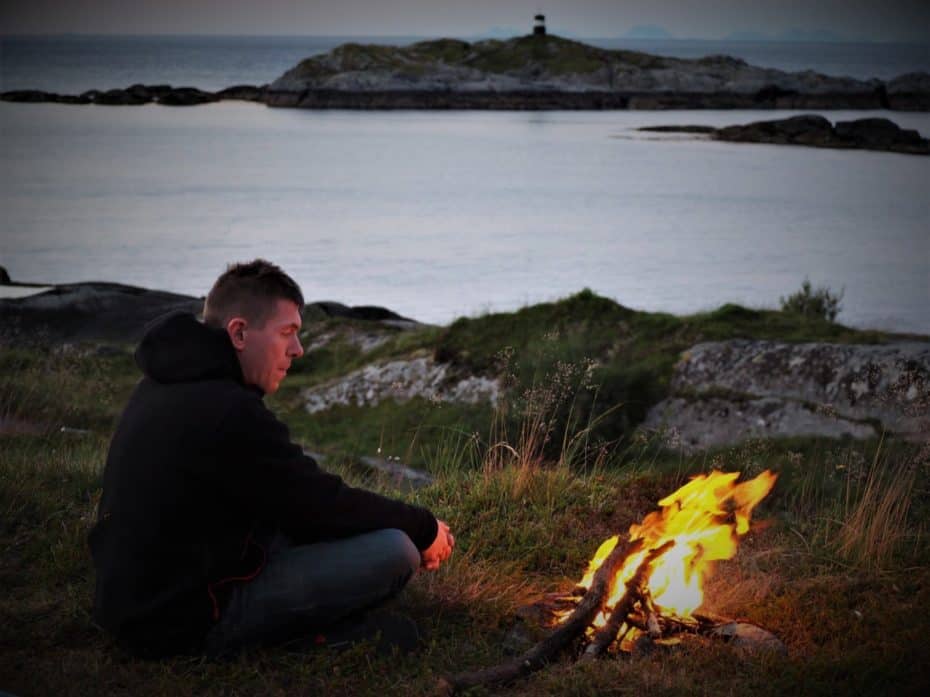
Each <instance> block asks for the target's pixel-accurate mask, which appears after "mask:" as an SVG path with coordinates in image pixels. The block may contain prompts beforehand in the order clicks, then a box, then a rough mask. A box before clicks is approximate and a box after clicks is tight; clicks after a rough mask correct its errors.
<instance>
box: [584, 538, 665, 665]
mask: <svg viewBox="0 0 930 697" xmlns="http://www.w3.org/2000/svg"><path fill="white" fill-rule="evenodd" d="M674 546H675V542H674V540H669V541H668V542H666V543H665V544H664V545H661V546H659V547H656V548H655V549H652V550H650V551H649V553H648V554H646V558H645V559H643V561H642V562H641V563H640V565H639V567H637V569H636V572H635V573H634V574H633V576H632V577H631V578H630V580H629V581H627V582H626V591H625V592H624V594H623V596H622V597H621V598H620V600H618V601H617V604H616V605H614V609H613V610H611V612H610V617H609V618H607V624H605V625H604V626H603V627H601V628H600V629H598V630H597V632H595V634H594V638H593V639H592V640H591V643H590V644H588V646H587V648H586V649H585V651H584V654H583V655H582V657H581V659H582V660H585V661H587V660H591V659H592V658H595V657H597V656H600V655H601V654H602V653H604V651H606V650H607V647H608V646H610V645H611V644H612V643H613V641H614V639H616V638H617V632H619V631H620V627H622V626H623V624H624V622H626V618H627V615H629V614H630V611H631V610H632V609H633V606H634V605H635V604H636V601H637V600H639V599H640V588H641V587H642V586H644V585H645V584H646V581H648V580H649V575H650V574H651V573H652V564H653V562H654V561H655V560H656V559H658V558H659V557H661V556H662V555H663V554H665V553H666V552H667V551H668V550H670V549H671V548H672V547H674Z"/></svg>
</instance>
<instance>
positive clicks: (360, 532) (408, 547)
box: [90, 259, 454, 656]
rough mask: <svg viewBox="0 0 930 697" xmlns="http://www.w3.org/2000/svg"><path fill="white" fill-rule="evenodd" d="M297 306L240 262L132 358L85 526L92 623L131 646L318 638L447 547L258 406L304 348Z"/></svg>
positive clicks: (432, 525) (419, 519)
mask: <svg viewBox="0 0 930 697" xmlns="http://www.w3.org/2000/svg"><path fill="white" fill-rule="evenodd" d="M303 303H304V301H303V296H302V294H301V291H300V288H299V287H298V285H297V284H296V283H295V282H294V281H293V280H292V279H291V278H290V277H289V276H288V275H287V274H285V273H284V272H283V271H281V269H279V268H278V267H277V266H274V265H273V264H270V263H269V262H267V261H264V260H261V259H258V260H255V261H253V262H250V263H247V264H238V265H234V266H231V267H230V268H229V269H228V270H227V271H226V272H225V273H224V274H223V275H222V276H220V277H219V279H217V281H216V283H215V284H214V286H213V288H212V289H211V291H210V293H209V294H208V296H207V299H206V304H205V306H204V322H203V323H202V324H201V323H200V322H198V321H197V319H196V318H195V317H194V316H193V315H191V314H185V313H176V314H171V315H167V316H165V317H162V318H160V319H158V320H156V321H155V322H154V323H153V324H152V325H150V327H148V328H147V332H146V334H145V336H144V337H143V339H142V341H141V343H140V345H139V347H138V349H137V350H136V362H137V363H138V365H139V367H140V368H141V369H142V371H143V373H144V377H143V379H142V380H141V381H140V382H139V384H138V385H137V387H136V389H135V391H134V392H133V394H132V396H131V397H130V399H129V403H128V404H127V406H126V408H125V411H124V412H123V415H122V417H121V419H120V422H119V425H118V426H117V429H116V432H115V433H114V435H113V440H112V441H111V443H110V450H109V454H108V456H107V463H106V468H105V471H104V478H103V496H102V498H101V501H100V506H99V510H98V514H97V522H96V525H95V526H94V528H93V530H92V531H91V534H90V547H91V553H92V555H93V559H94V565H95V567H96V570H97V585H96V598H95V603H94V617H95V620H96V621H97V622H98V624H100V625H101V626H102V627H104V628H105V629H107V630H108V631H109V632H111V633H112V634H113V635H114V636H115V637H116V638H117V639H118V640H119V641H120V642H121V643H123V644H124V645H125V646H127V647H128V648H129V649H130V650H132V651H134V652H136V653H139V654H143V655H149V656H158V655H167V654H173V653H182V652H206V653H208V654H223V653H227V652H229V651H233V650H236V649H238V648H241V647H243V646H249V645H256V644H267V643H273V642H279V641H284V640H288V639H291V638H295V637H301V636H304V637H307V636H309V637H312V636H314V635H315V634H316V633H318V632H323V633H324V634H325V633H326V632H327V631H328V630H329V629H330V628H332V627H333V626H334V625H337V623H340V622H342V623H343V624H345V623H346V618H350V621H351V620H352V618H355V617H357V616H358V614H359V613H360V612H361V611H364V610H366V609H368V608H371V607H373V606H376V605H378V604H380V603H382V602H383V601H385V600H386V599H388V598H390V597H391V596H393V595H395V594H396V593H398V592H399V591H400V590H401V589H402V588H403V586H404V585H405V584H406V582H407V581H408V580H409V579H410V577H411V576H412V575H413V574H414V573H415V572H416V570H417V569H418V568H419V567H424V568H426V569H430V570H434V569H437V568H439V565H440V564H441V563H442V562H443V561H445V560H446V559H447V558H448V557H449V555H450V554H451V551H452V546H453V545H454V538H453V536H452V535H451V533H450V532H449V528H448V526H447V525H446V524H445V523H443V522H442V521H437V520H436V518H435V517H434V516H433V515H432V513H430V512H429V511H427V510H426V509H423V508H418V507H415V506H411V505H408V504H405V503H403V502H401V501H396V500H393V499H389V498H385V497H382V496H379V495H377V494H374V493H372V492H368V491H364V490H361V489H356V488H352V487H349V486H347V485H346V484H345V483H343V482H342V480H341V479H340V478H339V477H336V476H334V475H331V474H327V473H325V472H323V471H322V470H320V469H319V467H317V464H316V463H315V462H314V461H313V460H312V459H311V458H309V457H307V456H306V455H304V454H303V451H302V450H301V448H300V447H299V446H297V445H296V444H294V443H292V442H291V440H290V437H289V434H288V429H287V427H286V426H285V425H284V424H282V423H281V422H280V421H278V420H277V419H276V418H275V417H274V415H273V414H272V413H271V412H270V411H269V410H268V409H267V408H266V407H265V405H264V403H263V402H262V397H263V396H264V395H266V394H271V393H273V392H275V391H276V390H277V389H278V386H279V385H280V383H281V380H283V379H284V377H285V375H286V374H287V371H288V369H289V368H290V366H291V362H292V361H293V360H295V359H297V358H299V357H300V356H301V355H303V348H302V347H301V345H300V339H299V336H298V331H299V329H300V326H301V318H300V312H301V309H302V308H303Z"/></svg>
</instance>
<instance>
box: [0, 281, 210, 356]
mask: <svg viewBox="0 0 930 697" xmlns="http://www.w3.org/2000/svg"><path fill="white" fill-rule="evenodd" d="M202 308H203V300H202V299H198V298H193V297H191V296H188V295H179V294H177V293H168V292H165V291H159V290H147V289H145V288H137V287H135V286H126V285H121V284H119V283H73V284H66V285H60V286H55V287H53V288H52V289H51V290H48V291H45V292H42V293H38V294H36V295H30V296H28V297H23V298H8V299H3V300H0V327H2V336H0V339H2V340H6V341H39V342H43V343H45V342H47V343H62V342H73V341H108V342H114V343H121V342H125V343H131V342H135V341H137V340H138V339H139V338H140V337H141V336H142V330H143V328H144V327H145V325H146V324H147V323H148V322H149V321H151V320H153V319H154V318H156V317H158V316H159V315H162V314H164V313H166V312H170V311H172V310H184V311H189V312H194V313H200V312H201V311H202Z"/></svg>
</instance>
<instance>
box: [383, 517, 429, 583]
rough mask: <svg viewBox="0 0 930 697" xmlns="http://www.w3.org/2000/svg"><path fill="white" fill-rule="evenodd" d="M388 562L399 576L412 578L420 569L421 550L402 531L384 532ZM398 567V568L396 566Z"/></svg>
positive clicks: (390, 529)
mask: <svg viewBox="0 0 930 697" xmlns="http://www.w3.org/2000/svg"><path fill="white" fill-rule="evenodd" d="M381 535H382V537H383V538H384V540H383V544H384V547H383V550H384V553H385V557H386V561H388V563H389V564H391V567H392V569H396V573H397V575H399V576H412V575H413V574H414V573H415V572H416V570H417V569H419V568H420V550H418V549H417V546H416V545H415V544H413V541H412V540H411V539H410V537H409V536H408V535H407V533H405V532H404V531H402V530H397V529H395V528H389V529H387V530H382V531H381ZM395 565H396V566H395Z"/></svg>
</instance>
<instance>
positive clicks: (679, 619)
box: [439, 471, 780, 693]
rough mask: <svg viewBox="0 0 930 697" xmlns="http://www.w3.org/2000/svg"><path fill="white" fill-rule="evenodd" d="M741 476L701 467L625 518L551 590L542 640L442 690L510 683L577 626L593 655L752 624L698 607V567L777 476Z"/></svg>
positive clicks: (585, 654)
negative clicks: (622, 526) (640, 513)
mask: <svg viewBox="0 0 930 697" xmlns="http://www.w3.org/2000/svg"><path fill="white" fill-rule="evenodd" d="M738 478H739V472H729V473H724V472H717V471H714V472H711V473H710V474H707V475H700V476H697V477H694V478H693V479H691V481H689V482H688V483H687V484H685V485H684V486H683V487H681V488H680V489H678V490H677V491H676V492H674V493H673V494H671V495H670V496H667V497H665V498H664V499H662V500H661V501H659V510H657V511H654V512H652V513H650V514H649V515H647V516H646V517H645V518H644V519H643V521H642V522H641V523H639V524H634V525H632V526H630V530H629V534H628V535H627V536H626V538H625V539H623V540H621V538H620V537H619V536H615V537H612V538H610V539H608V540H606V541H605V542H604V543H603V544H602V545H601V546H600V548H599V549H598V550H597V552H596V553H595V555H594V558H593V559H592V560H591V562H590V563H589V564H588V569H587V571H586V572H585V574H584V577H583V578H582V580H581V582H580V583H579V587H578V589H576V592H575V593H572V594H570V595H561V596H553V597H550V601H551V602H552V603H553V606H554V609H553V614H554V616H555V618H556V622H555V627H554V629H553V630H552V632H551V633H550V634H549V635H548V636H547V637H546V638H545V639H543V640H542V641H541V642H539V643H538V644H537V645H536V646H534V647H533V648H531V649H530V650H528V651H526V652H525V653H523V654H522V655H521V656H519V657H518V658H516V659H514V660H513V661H510V662H507V663H503V664H501V665H499V666H494V667H492V668H486V669H484V670H479V671H474V672H467V673H461V674H459V675H456V676H452V677H447V678H444V679H443V680H441V681H440V685H439V688H440V692H443V693H452V692H455V691H457V690H462V689H467V688H469V687H475V686H477V685H493V684H500V683H506V682H510V681H512V680H514V679H516V678H518V677H521V676H524V675H527V674H529V673H531V672H533V671H535V670H538V669H539V668H541V667H542V666H543V665H545V664H546V663H547V662H548V661H550V660H552V659H553V658H555V657H556V655H557V654H559V653H561V652H562V651H563V650H565V649H566V648H567V647H568V646H569V645H570V644H572V643H573V641H574V640H575V639H577V638H579V637H581V636H582V635H585V636H586V637H587V638H588V639H589V641H588V643H587V645H586V647H585V648H584V650H583V651H582V653H581V657H582V659H583V660H591V659H593V658H595V657H597V656H599V655H602V654H604V653H605V652H607V650H608V649H609V648H610V647H611V646H612V645H614V644H615V643H619V644H620V647H619V648H620V650H629V649H630V648H631V647H632V645H633V641H634V640H635V639H637V638H643V639H644V640H645V641H658V642H662V641H668V640H674V638H675V637H676V636H677V635H680V634H683V633H693V634H704V635H716V636H721V637H727V638H734V637H738V636H739V632H740V631H741V629H740V628H741V627H742V628H746V627H752V625H742V624H740V623H736V622H733V621H731V620H725V619H722V618H709V617H707V616H706V615H698V614H695V610H696V609H697V608H698V607H700V605H701V603H702V602H703V597H704V595H703V582H704V578H705V576H706V575H707V574H709V573H710V570H711V569H712V567H713V563H714V562H716V561H719V560H722V559H730V558H732V557H733V556H734V555H735V554H736V549H737V545H738V541H739V538H740V537H742V536H743V535H745V534H746V533H747V532H748V531H749V521H750V516H751V513H752V509H753V508H754V507H755V506H756V504H758V503H759V501H761V500H762V499H763V498H765V496H766V495H767V494H768V493H769V491H771V489H772V486H774V484H775V475H774V474H772V473H771V472H769V471H765V472H763V473H762V474H760V475H759V476H758V477H756V478H755V479H752V480H749V481H746V482H742V483H739V484H737V483H736V480H737V479H738ZM752 629H753V630H758V631H759V632H762V634H764V635H767V636H768V637H770V638H771V639H772V640H774V642H778V640H777V639H775V637H774V636H772V635H771V634H768V633H767V632H765V631H764V630H761V629H759V628H757V627H752ZM742 631H748V630H742ZM749 633H750V634H752V633H753V632H751V631H749ZM618 639H619V641H618ZM778 643H779V644H780V642H778ZM773 645H774V644H773Z"/></svg>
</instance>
